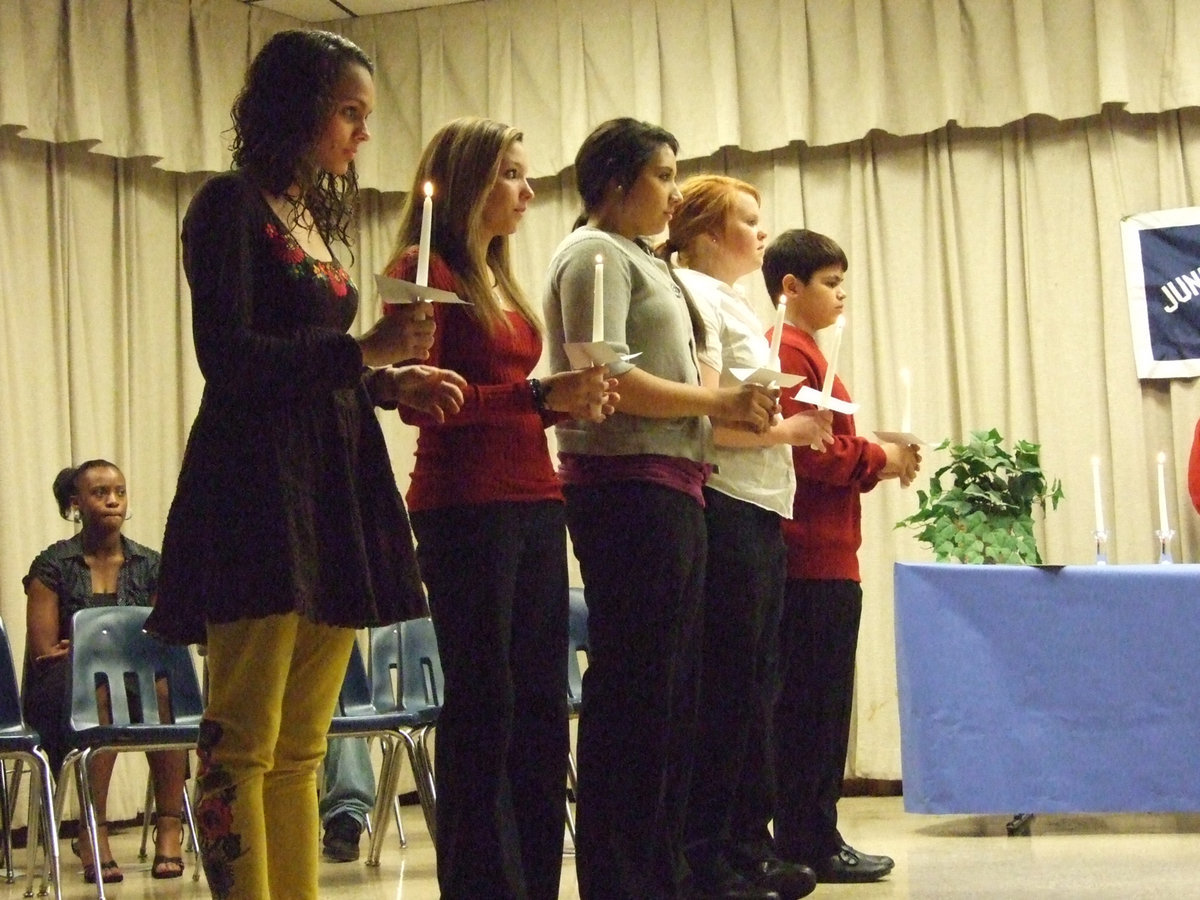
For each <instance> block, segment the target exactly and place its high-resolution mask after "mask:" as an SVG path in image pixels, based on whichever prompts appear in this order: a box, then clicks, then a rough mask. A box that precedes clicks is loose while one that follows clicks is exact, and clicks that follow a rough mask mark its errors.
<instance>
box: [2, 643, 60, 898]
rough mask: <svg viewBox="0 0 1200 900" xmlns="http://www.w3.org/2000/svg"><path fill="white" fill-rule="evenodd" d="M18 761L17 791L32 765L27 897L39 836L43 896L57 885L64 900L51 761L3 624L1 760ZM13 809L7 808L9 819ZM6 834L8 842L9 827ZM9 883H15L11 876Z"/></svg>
mask: <svg viewBox="0 0 1200 900" xmlns="http://www.w3.org/2000/svg"><path fill="white" fill-rule="evenodd" d="M9 759H12V760H16V763H17V766H18V769H17V770H16V773H15V774H14V778H13V790H14V791H15V790H16V787H17V785H18V784H19V783H20V774H19V772H20V768H19V767H20V766H22V765H24V764H26V763H27V764H28V765H29V770H30V772H31V773H32V774H31V775H30V785H29V819H28V835H29V836H28V839H27V841H26V847H27V853H28V864H27V871H26V886H25V896H26V897H32V896H33V876H34V870H35V868H36V863H35V859H36V852H37V844H38V835H39V833H40V834H41V838H42V840H43V841H44V844H45V847H46V864H45V866H44V867H43V868H42V883H41V889H40V893H41V894H43V895H44V894H46V893H47V892H48V884H49V883H53V885H54V896H55V897H56V898H58V900H62V884H61V881H60V876H61V872H60V868H59V857H58V819H57V818H56V817H55V814H54V797H53V784H54V775H53V773H52V772H51V771H50V760H49V759H47V757H46V753H45V751H44V750H42V747H41V738H40V737H39V736H38V733H37V732H36V731H34V730H33V729H32V728H30V727H29V726H28V725H26V724H25V720H24V717H23V716H22V715H21V700H20V696H19V691H18V688H17V672H16V669H15V667H14V666H13V656H12V646H11V645H10V644H9V642H8V632H7V631H6V630H5V628H4V623H3V622H2V621H0V760H9ZM10 810H11V806H9V807H6V811H5V813H6V817H7V815H8V812H9V811H10ZM10 823H11V819H9V820H8V821H6V822H5V823H4V824H5V832H6V840H7V832H8V826H9V824H10ZM9 881H10V882H11V881H12V877H11V875H10V877H9Z"/></svg>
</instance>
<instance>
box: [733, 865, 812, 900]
mask: <svg viewBox="0 0 1200 900" xmlns="http://www.w3.org/2000/svg"><path fill="white" fill-rule="evenodd" d="M738 871H739V872H740V873H741V874H742V875H743V876H745V877H746V878H747V879H749V880H750V881H751V882H753V883H754V884H757V885H759V886H761V887H766V888H769V889H770V890H773V891H775V893H777V894H778V895H779V897H780V900H799V898H801V897H807V896H808V895H809V894H811V893H812V892H813V891H814V890H816V887H817V873H816V872H814V871H813V870H812V869H810V868H809V867H808V866H806V865H803V864H801V863H793V862H786V861H785V860H782V859H776V858H775V857H773V856H772V857H768V858H766V859H762V860H759V861H758V862H755V863H752V864H750V865H748V866H745V867H739V869H738Z"/></svg>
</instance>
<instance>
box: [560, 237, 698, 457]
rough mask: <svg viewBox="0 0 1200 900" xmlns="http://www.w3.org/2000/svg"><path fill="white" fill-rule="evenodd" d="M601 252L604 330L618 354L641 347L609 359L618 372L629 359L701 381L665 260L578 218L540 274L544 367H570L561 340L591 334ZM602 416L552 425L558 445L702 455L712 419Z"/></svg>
mask: <svg viewBox="0 0 1200 900" xmlns="http://www.w3.org/2000/svg"><path fill="white" fill-rule="evenodd" d="M597 254H601V255H602V256H603V257H604V337H605V339H606V340H607V342H608V344H609V345H610V346H612V348H613V350H614V351H616V352H617V353H618V354H621V355H624V354H628V353H640V354H641V355H640V356H638V357H637V359H636V360H634V361H633V362H632V363H616V364H613V365H611V366H610V367H609V369H610V371H611V372H612V374H613V375H617V376H619V375H622V374H624V373H625V372H628V371H629V370H630V369H631V368H633V366H634V365H637V366H638V367H640V368H642V369H643V370H645V371H646V372H649V373H650V374H651V375H657V376H658V377H659V378H664V379H667V380H668V381H677V382H681V383H683V384H695V385H698V384H699V383H700V368H699V364H698V362H697V359H696V346H695V340H694V338H693V335H692V323H691V319H690V317H689V316H688V310H687V303H686V301H685V300H684V297H683V294H682V292H681V291H680V289H679V287H678V285H676V284H675V282H674V280H673V279H672V278H671V275H670V273H669V271H668V269H667V266H666V263H664V262H663V261H662V260H660V259H657V258H656V257H654V256H653V255H651V254H650V253H648V252H647V251H646V250H645V249H644V248H643V247H642V246H641V245H639V244H637V243H635V242H633V241H630V240H627V239H626V238H623V237H621V236H620V235H616V234H611V233H610V232H607V231H602V230H600V229H599V228H594V227H592V226H590V225H584V226H582V227H580V228H577V229H576V230H575V231H573V232H571V234H569V235H567V237H566V238H564V239H563V241H562V243H561V244H559V245H558V249H557V250H556V251H555V252H554V258H553V259H552V260H551V261H550V270H549V272H548V273H547V278H546V295H545V316H546V335H547V338H546V343H547V344H548V345H549V348H550V368H551V370H552V371H554V372H561V371H564V370H566V369H568V368H570V364H569V363H568V362H567V356H566V353H565V352H564V351H563V347H562V345H563V343H564V342H568V341H590V340H591V337H592V296H593V289H594V284H595V281H594V279H595V264H596V255H597ZM619 410H620V408H619V407H618V412H616V413H615V414H614V415H612V416H609V417H608V419H606V420H605V421H604V422H601V423H600V424H598V425H597V424H592V423H590V422H577V421H574V420H570V421H565V422H562V423H561V424H559V425H557V426H555V431H556V433H557V436H558V449H559V452H561V453H582V454H590V455H595V456H625V455H630V454H641V453H654V454H659V455H663V456H674V457H681V458H684V459H690V460H694V461H696V462H706V461H707V460H708V458H709V451H710V447H711V443H712V440H711V438H712V427H711V425H710V424H709V421H708V418H707V417H706V416H684V417H680V418H671V419H652V418H645V417H642V416H631V415H626V414H625V413H622V412H620V411H619Z"/></svg>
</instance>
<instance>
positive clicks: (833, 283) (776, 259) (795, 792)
mask: <svg viewBox="0 0 1200 900" xmlns="http://www.w3.org/2000/svg"><path fill="white" fill-rule="evenodd" d="M846 268H847V260H846V254H845V253H844V252H843V251H842V249H841V247H839V246H838V245H837V244H836V243H835V242H834V241H833V240H832V239H830V238H828V237H826V236H825V235H822V234H817V233H816V232H812V231H807V230H803V229H793V230H791V231H786V232H784V233H783V234H781V235H779V236H778V237H777V238H776V239H775V240H774V241H773V242H772V243H771V245H770V246H769V247H768V248H767V250H766V253H765V256H764V259H763V277H764V279H765V280H766V284H767V290H768V291H769V292H770V294H771V296H772V297H779V296H780V295H783V296H785V297H786V298H787V315H786V319H787V321H786V322H785V324H784V326H783V338H782V345H781V348H780V351H779V356H780V368H781V369H782V370H783V371H784V372H789V373H793V374H796V375H803V376H804V377H805V379H806V382H805V383H806V384H808V385H810V386H812V387H815V388H818V389H819V388H820V387H821V386H822V385H823V384H824V382H825V370H826V368H827V363H826V360H825V357H824V356H823V355H822V353H821V351H820V349H819V348H818V347H817V343H816V340H815V338H814V335H815V334H816V332H817V331H819V330H820V329H822V328H826V327H828V326H829V325H832V324H833V323H834V322H835V321H836V319H837V317H838V314H839V313H841V311H842V308H843V306H844V305H845V302H846V292H845V291H844V290H843V289H842V281H843V279H844V278H845V275H846ZM833 396H834V397H836V398H839V399H841V400H846V401H849V399H850V395H849V394H848V393H847V392H846V387H845V385H843V384H842V382H841V379H838V378H836V377H835V379H834V383H833ZM780 399H781V401H782V404H783V414H784V415H785V416H788V415H792V414H794V413H796V412H798V411H799V410H800V409H801V408H803V407H804V406H805V404H801V403H799V402H797V401H796V400H794V399H792V398H791V397H789V396H788V395H787V394H786V393H785V394H784V395H783V397H781V398H780ZM792 459H793V463H794V465H795V467H796V499H795V505H794V518H792V519H785V520H784V522H783V535H784V543H785V544H786V545H787V553H788V569H787V587H786V590H785V594H784V607H783V620H782V623H781V627H780V635H779V637H780V644H779V660H780V670H781V671H780V680H781V683H782V690H781V692H780V696H779V702H778V706H777V707H776V717H775V764H776V774H777V778H778V796H777V802H776V806H775V828H774V830H775V843H776V850H777V852H778V854H779V856H780V857H781V858H783V859H787V860H790V861H793V862H797V863H803V864H805V865H807V866H811V867H812V868H813V870H814V871H816V873H817V878H818V880H819V881H824V882H866V881H877V880H879V879H880V878H883V877H884V876H886V875H887V874H888V873H889V872H890V871H891V870H892V866H893V865H894V862H893V860H892V859H891V858H890V857H887V856H873V855H870V854H867V853H860V852H859V851H857V850H855V849H854V848H853V847H851V846H850V845H849V844H847V843H846V842H845V840H844V839H843V838H842V836H841V834H840V832H839V831H838V827H837V801H838V799H839V798H840V797H841V793H842V775H843V773H844V771H845V768H846V750H847V746H848V742H849V737H850V710H851V703H852V700H853V696H854V658H855V651H856V648H857V644H858V625H859V619H860V618H861V616H862V587H861V584H860V580H861V579H860V577H859V569H858V547H859V545H860V544H861V543H862V516H861V505H860V501H859V495H860V494H862V493H863V492H864V491H869V490H871V489H872V488H873V487H875V485H876V483H877V482H879V481H880V480H882V479H886V478H898V479H900V483H901V484H902V485H904V486H907V485H908V484H909V483H910V482H911V481H912V479H913V477H914V476H915V475H916V472H917V468H918V467H919V465H920V462H921V457H920V455H919V454H918V452H917V448H916V447H907V446H903V445H901V444H889V443H875V442H873V441H869V440H867V439H866V438H863V437H859V436H857V435H856V434H855V432H854V417H853V416H850V415H846V414H844V413H838V412H835V413H834V414H833V444H832V445H831V446H829V447H826V448H824V452H822V453H818V452H816V451H814V450H811V449H810V448H808V447H793V448H792Z"/></svg>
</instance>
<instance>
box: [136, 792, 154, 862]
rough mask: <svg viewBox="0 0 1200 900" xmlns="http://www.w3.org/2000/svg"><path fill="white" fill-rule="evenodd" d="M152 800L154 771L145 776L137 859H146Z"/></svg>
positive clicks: (142, 860)
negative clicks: (144, 794) (140, 840)
mask: <svg viewBox="0 0 1200 900" xmlns="http://www.w3.org/2000/svg"><path fill="white" fill-rule="evenodd" d="M153 802H154V773H153V772H150V773H149V775H147V777H146V801H145V804H144V805H143V806H142V845H141V846H140V847H138V861H139V862H145V861H146V844H147V841H148V839H149V837H150V805H151V804H152V803H153Z"/></svg>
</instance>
